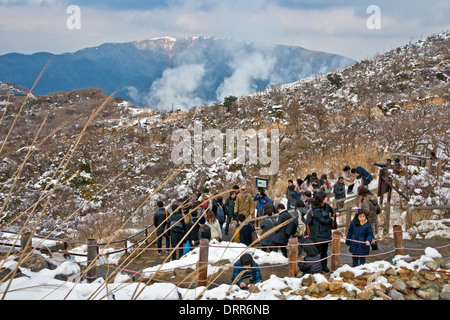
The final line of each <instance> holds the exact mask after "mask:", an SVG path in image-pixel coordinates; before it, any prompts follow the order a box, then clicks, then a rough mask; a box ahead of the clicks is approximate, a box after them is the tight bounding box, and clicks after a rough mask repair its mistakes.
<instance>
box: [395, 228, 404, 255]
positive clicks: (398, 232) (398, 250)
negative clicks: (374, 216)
mask: <svg viewBox="0 0 450 320" xmlns="http://www.w3.org/2000/svg"><path fill="white" fill-rule="evenodd" d="M394 248H395V254H396V255H404V254H405V250H404V248H403V230H402V226H399V225H395V226H394Z"/></svg>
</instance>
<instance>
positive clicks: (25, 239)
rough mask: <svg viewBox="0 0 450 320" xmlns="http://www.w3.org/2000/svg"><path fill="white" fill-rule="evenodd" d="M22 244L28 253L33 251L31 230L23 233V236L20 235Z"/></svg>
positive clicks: (23, 249)
mask: <svg viewBox="0 0 450 320" xmlns="http://www.w3.org/2000/svg"><path fill="white" fill-rule="evenodd" d="M20 245H21V248H22V251H25V252H26V253H28V252H30V251H31V248H32V247H33V245H32V240H31V232H26V233H24V234H22V236H21V237H20Z"/></svg>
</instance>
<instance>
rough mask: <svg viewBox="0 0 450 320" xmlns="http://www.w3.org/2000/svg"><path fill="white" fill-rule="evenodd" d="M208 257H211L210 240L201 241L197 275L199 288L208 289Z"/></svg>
mask: <svg viewBox="0 0 450 320" xmlns="http://www.w3.org/2000/svg"><path fill="white" fill-rule="evenodd" d="M208 255H209V240H208V239H200V254H199V257H198V265H197V273H198V286H200V287H202V286H203V287H206V284H207V277H208Z"/></svg>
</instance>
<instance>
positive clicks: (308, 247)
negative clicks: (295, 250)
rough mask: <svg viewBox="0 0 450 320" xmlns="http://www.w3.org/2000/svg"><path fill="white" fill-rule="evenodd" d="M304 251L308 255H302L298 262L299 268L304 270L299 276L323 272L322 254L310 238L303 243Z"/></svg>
mask: <svg viewBox="0 0 450 320" xmlns="http://www.w3.org/2000/svg"><path fill="white" fill-rule="evenodd" d="M302 247H303V251H304V252H305V253H306V256H304V257H301V258H300V261H301V262H299V263H298V268H299V270H300V271H301V272H302V273H301V274H300V275H299V276H298V277H299V278H301V277H303V276H304V275H305V274H315V273H321V272H322V262H321V261H319V260H320V259H321V258H320V254H319V251H317V248H316V246H315V245H314V244H312V241H311V239H310V238H306V239H305V241H303V244H302Z"/></svg>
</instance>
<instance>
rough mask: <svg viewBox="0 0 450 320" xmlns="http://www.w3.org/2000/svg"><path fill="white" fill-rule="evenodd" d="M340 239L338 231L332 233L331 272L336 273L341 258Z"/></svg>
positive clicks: (340, 235)
mask: <svg viewBox="0 0 450 320" xmlns="http://www.w3.org/2000/svg"><path fill="white" fill-rule="evenodd" d="M341 237H342V234H341V233H340V232H339V231H336V230H335V231H333V235H332V242H331V269H330V270H331V271H336V269H337V268H339V264H340V256H341Z"/></svg>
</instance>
